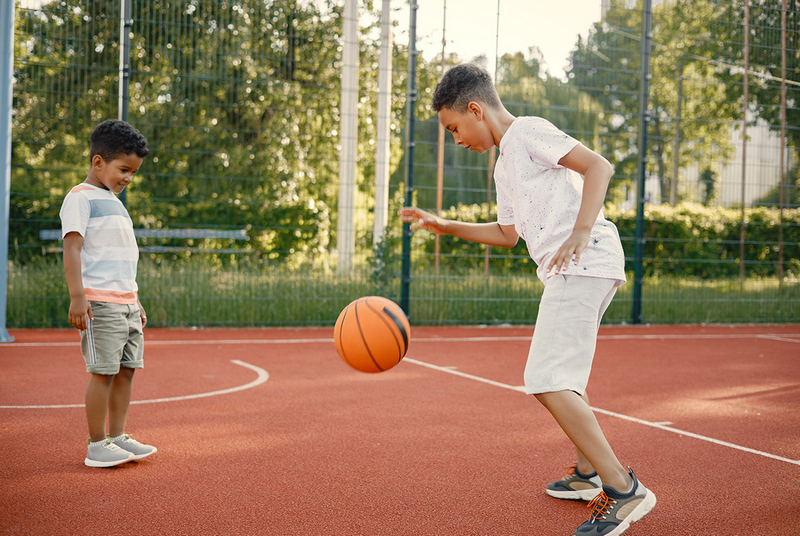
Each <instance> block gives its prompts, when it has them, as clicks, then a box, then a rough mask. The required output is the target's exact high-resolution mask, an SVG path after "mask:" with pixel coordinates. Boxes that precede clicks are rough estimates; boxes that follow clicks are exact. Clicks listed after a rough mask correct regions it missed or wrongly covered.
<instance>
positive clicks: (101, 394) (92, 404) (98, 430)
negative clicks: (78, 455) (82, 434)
mask: <svg viewBox="0 0 800 536" xmlns="http://www.w3.org/2000/svg"><path fill="white" fill-rule="evenodd" d="M113 380H114V376H109V375H106V374H92V376H91V378H89V386H88V387H87V388H86V422H87V423H88V424H89V437H90V438H91V439H92V442H95V441H101V440H103V439H105V438H106V412H107V409H108V395H109V391H110V390H111V383H112V381H113Z"/></svg>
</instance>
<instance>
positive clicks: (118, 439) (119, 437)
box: [108, 432, 125, 441]
mask: <svg viewBox="0 0 800 536" xmlns="http://www.w3.org/2000/svg"><path fill="white" fill-rule="evenodd" d="M108 438H109V439H110V440H111V441H122V440H123V439H125V432H122V433H121V434H120V435H118V436H117V437H111V436H108Z"/></svg>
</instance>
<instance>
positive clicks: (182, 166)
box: [8, 0, 800, 327]
mask: <svg viewBox="0 0 800 536" xmlns="http://www.w3.org/2000/svg"><path fill="white" fill-rule="evenodd" d="M654 4H656V5H655V6H654V7H653V11H652V15H653V35H652V43H653V53H652V56H651V72H650V75H651V82H650V83H651V93H650V106H649V108H648V110H647V117H648V124H649V127H648V132H647V134H648V137H649V140H650V143H649V150H648V154H647V159H648V161H647V176H646V189H645V192H644V194H645V198H646V227H645V240H646V242H645V246H644V251H645V254H644V256H645V258H644V280H643V316H644V319H645V321H646V322H664V323H676V322H796V321H798V320H800V284H798V270H800V209H798V207H800V194H798V189H797V183H798V180H800V166H798V156H800V152H798V151H800V139H799V138H800V127H799V126H798V125H800V112H799V111H798V110H800V108H798V104H797V103H798V102H800V29H799V28H798V25H799V24H800V16H799V15H798V10H799V9H800V8H799V7H798V3H797V0H787V2H786V11H785V13H784V12H783V11H782V9H781V2H753V1H750V2H749V34H748V35H749V53H748V55H747V60H748V62H747V63H748V65H749V68H748V71H747V72H748V84H747V88H748V99H749V100H748V102H747V105H746V107H745V106H743V94H744V87H745V84H744V66H745V56H744V35H745V12H744V10H745V4H744V2H743V1H742V2H735V3H731V2H726V1H722V0H692V1H691V2H689V1H687V0H675V1H665V2H654ZM424 7H425V6H422V8H424ZM359 9H360V19H359V64H360V68H359V90H358V140H357V164H358V165H357V192H356V196H355V199H356V206H355V210H354V213H355V215H356V217H355V219H354V222H353V225H354V226H355V234H356V248H355V256H354V260H353V266H354V269H353V270H352V272H350V273H348V274H347V275H342V274H340V273H337V271H336V263H337V260H336V255H335V253H336V249H337V236H336V223H337V221H338V217H339V214H338V212H337V211H338V209H337V196H338V183H339V175H338V174H339V150H340V146H341V140H340V139H339V128H340V127H339V121H340V115H341V109H340V97H341V82H340V73H341V63H342V46H343V39H342V22H343V21H342V17H343V1H334V0H326V1H301V0H275V1H271V2H263V1H261V2H255V1H250V0H241V1H228V0H211V1H203V2H198V1H195V0H181V1H166V0H133V1H132V4H131V18H132V20H133V23H132V25H131V30H130V43H131V45H130V57H129V62H130V75H131V76H130V86H129V100H128V102H127V104H128V120H129V122H131V123H132V124H133V125H134V126H136V127H137V128H138V129H139V130H140V131H141V132H142V133H143V134H144V135H145V136H146V137H147V138H148V140H149V145H150V149H151V153H150V156H149V157H148V158H147V160H146V161H145V164H144V165H143V166H142V168H141V170H140V172H139V173H138V174H137V177H136V178H135V179H134V182H133V183H132V184H131V185H130V186H129V187H128V189H127V193H126V197H125V201H126V204H127V207H128V210H129V212H130V214H131V217H132V218H133V220H134V226H135V227H136V228H137V229H138V230H139V231H140V234H139V236H140V238H139V245H140V247H141V250H142V256H141V260H140V265H139V276H138V281H139V285H140V289H141V296H142V301H143V303H144V305H145V307H147V309H148V316H149V318H150V319H151V322H153V324H155V325H206V326H211V325H303V324H313V325H331V324H333V322H334V321H335V319H336V316H337V315H338V312H339V311H340V310H341V309H342V307H344V305H345V304H346V303H348V302H349V301H350V300H352V299H355V298H356V297H358V296H361V295H366V294H382V295H385V296H387V297H390V298H393V299H397V298H398V297H399V295H400V280H401V273H400V271H401V268H400V242H401V233H400V224H399V221H398V219H397V218H396V217H394V216H392V215H393V214H394V212H395V211H396V209H397V208H399V207H400V206H401V205H402V203H403V197H404V195H405V194H406V192H405V189H404V186H403V185H404V182H405V177H406V175H407V174H408V171H409V170H408V168H407V167H406V165H405V162H404V127H405V117H404V108H405V103H406V98H407V95H406V81H407V73H406V72H405V67H406V65H407V54H408V46H407V43H405V42H403V41H402V40H403V38H404V37H407V33H406V21H405V20H397V22H396V25H395V41H394V43H393V46H392V49H391V50H392V65H393V68H392V88H393V89H392V92H391V114H390V121H391V129H392V130H391V132H392V137H391V158H390V160H391V168H392V170H393V171H392V175H391V180H390V188H389V192H390V193H389V199H390V210H389V214H390V218H389V225H388V227H387V231H386V235H385V236H383V237H379V239H380V240H378V245H377V247H374V248H373V236H372V229H373V227H372V223H373V222H372V218H373V212H374V208H375V200H374V193H375V186H374V184H373V177H374V172H375V141H376V138H377V134H376V121H375V119H374V118H375V114H376V110H377V94H378V89H377V84H378V81H377V65H378V56H379V44H380V31H379V26H378V17H379V11H380V5H379V3H377V2H376V3H372V4H368V5H362V6H361V7H360V8H359ZM642 9H643V4H642V3H641V2H631V1H623V0H608V1H604V2H603V4H602V9H601V18H600V20H598V21H597V23H596V24H595V25H594V26H593V27H592V28H591V30H590V31H589V33H588V35H586V36H584V37H582V38H580V39H579V40H577V41H576V43H575V46H574V47H573V50H572V51H571V53H570V64H569V67H568V69H567V72H566V77H564V78H561V77H559V76H556V75H554V74H551V73H550V72H549V71H548V69H547V64H546V61H545V58H543V57H542V56H541V53H540V52H537V50H536V48H535V47H536V45H537V42H536V36H532V37H531V43H530V45H531V46H532V47H534V48H533V49H532V50H529V51H520V52H519V53H516V54H505V55H503V56H502V57H500V58H497V61H496V85H497V88H498V92H499V94H500V96H501V99H502V101H503V103H504V105H505V106H506V107H507V108H508V110H509V111H510V112H511V113H513V114H515V115H538V116H541V117H544V118H546V119H548V120H550V121H552V122H553V123H554V124H556V125H557V126H558V127H559V128H561V129H562V130H564V131H565V132H567V133H568V134H570V135H572V136H574V137H575V138H577V139H578V140H580V141H581V142H583V143H584V144H585V145H587V146H588V147H590V148H592V149H594V150H596V151H597V152H599V153H601V154H603V155H604V156H606V157H607V158H608V159H609V160H610V161H611V162H612V163H613V164H614V166H615V175H614V178H613V180H612V184H611V187H610V188H609V192H608V197H607V206H606V215H607V217H608V218H609V219H611V220H612V221H614V223H616V225H617V226H618V228H619V229H620V234H621V236H622V240H623V246H624V248H625V250H626V253H627V255H628V257H629V258H628V259H627V260H628V263H627V267H626V268H627V269H628V271H629V273H631V274H632V271H633V267H632V261H633V259H632V253H633V242H632V241H633V236H634V226H635V220H634V210H635V208H636V202H637V192H636V182H637V180H638V169H637V161H638V158H639V154H638V143H637V140H638V136H639V129H638V124H639V119H640V112H639V87H640V82H641V73H640V68H641V57H640V46H641V39H642V35H641V32H642V30H641V27H642V25H641V21H642ZM498 11H499V13H498V17H499V18H498V21H497V26H498V28H499V29H500V30H502V28H503V26H504V23H505V24H507V23H508V22H509V21H510V20H511V19H512V18H513V17H514V12H513V9H507V10H498ZM395 14H396V13H395ZM491 14H492V15H493V14H494V13H493V10H492V13H491ZM782 16H785V20H786V23H785V27H786V30H785V31H784V32H783V33H782V32H781V25H782ZM489 26H490V25H488V24H487V28H488V27H489ZM782 35H783V36H785V43H786V44H785V46H783V45H782V42H783V41H782ZM119 42H120V6H119V5H118V4H110V3H97V2H89V1H88V0H61V1H58V2H33V1H26V2H23V3H22V5H21V6H20V8H19V9H18V10H17V21H16V39H15V43H16V50H15V64H14V76H15V89H14V110H13V112H14V124H13V140H12V150H13V160H12V191H11V222H10V244H11V251H10V271H9V298H8V299H9V304H8V306H9V315H8V319H9V321H8V323H9V326H16V327H34V326H54V325H62V326H66V325H67V323H66V311H67V308H68V303H69V297H68V294H67V291H66V285H65V282H64V281H63V279H64V278H63V268H62V266H61V264H60V256H59V254H58V253H59V242H58V241H57V240H53V239H52V238H48V237H49V236H50V235H48V231H52V230H53V229H58V228H59V225H60V224H59V218H58V210H59V208H60V204H61V201H62V199H63V197H64V195H65V194H66V192H67V191H69V189H70V188H71V187H72V186H74V185H76V184H78V183H80V182H81V181H82V180H83V179H84V177H85V174H86V171H87V169H88V160H89V159H88V151H89V148H88V136H89V133H90V132H91V129H92V128H93V127H94V126H95V125H96V124H97V123H99V122H100V121H102V120H103V119H107V118H115V117H117V115H118V105H119V103H118V87H119V62H120V50H119V46H120V45H119ZM784 51H785V57H786V60H785V64H786V66H785V69H783V70H782V55H783V53H784ZM437 54H438V52H434V53H428V52H425V51H423V52H422V53H420V54H419V56H418V60H417V72H416V77H417V80H416V86H417V90H418V94H419V99H418V101H417V104H416V118H417V120H418V122H417V126H416V132H415V140H414V141H415V151H414V161H413V166H414V169H413V172H414V177H415V179H414V182H415V191H414V193H413V202H414V204H416V205H418V206H420V207H423V208H426V209H431V210H436V209H437V203H438V201H437V196H438V195H441V199H442V201H441V206H442V208H443V213H444V215H446V216H452V217H458V218H461V219H465V220H467V221H493V219H494V218H495V215H496V214H495V208H494V204H493V202H494V192H493V189H492V188H493V184H492V178H491V177H492V176H491V171H492V165H493V161H494V159H495V158H496V155H494V154H490V153H487V154H484V155H478V154H475V153H471V152H468V151H464V150H463V149H462V148H460V147H456V146H455V145H453V142H452V138H451V137H449V135H448V137H447V138H446V141H445V145H444V147H443V151H444V155H443V156H444V184H443V187H442V189H441V192H439V187H438V186H437V175H438V172H439V170H438V164H437V161H438V150H439V142H438V128H439V127H438V123H437V120H436V117H435V114H434V113H433V112H432V110H431V108H430V94H431V90H432V88H433V86H434V85H435V83H436V81H437V79H438V77H439V75H440V73H441V70H440V64H441V56H439V55H437ZM491 59H494V51H493V50H487V51H486V54H485V55H484V56H483V57H478V58H473V57H461V56H459V55H458V54H457V51H446V52H445V63H446V64H447V65H448V66H449V65H453V64H455V63H459V62H462V61H476V62H479V63H480V62H483V65H484V66H486V67H487V68H488V67H489V66H490V65H494V62H492V61H490V60H491ZM784 71H785V75H784ZM784 80H785V82H784ZM784 88H785V89H784ZM784 94H785V97H784V98H782V96H783V95H784ZM782 102H783V103H785V104H783V105H782ZM745 110H746V114H745ZM745 115H746V117H745ZM745 125H746V128H747V137H746V138H743V136H742V133H743V132H742V131H743V129H744V127H745ZM742 223H744V225H742ZM157 231H161V232H157ZM187 233H188V234H187ZM437 248H438V249H437ZM412 254H413V257H412V270H413V273H412V283H411V316H412V319H413V320H414V322H416V323H421V324H457V323H471V324H474V323H485V324H498V323H512V324H530V323H533V321H534V319H535V314H536V310H537V308H538V298H539V296H540V294H541V290H542V288H541V284H539V283H538V282H537V280H536V278H535V266H534V264H533V261H532V260H531V259H530V257H529V256H528V254H527V251H526V250H525V248H524V245H523V244H521V243H520V244H519V245H518V246H517V247H515V248H514V249H512V250H507V251H506V250H500V249H498V248H487V247H485V246H482V245H479V244H471V243H466V242H464V241H461V240H458V239H454V238H452V237H441V238H440V240H439V241H438V245H437V242H436V240H435V239H434V237H432V236H430V235H428V234H426V233H417V234H415V235H414V237H413V242H412ZM742 268H743V269H742ZM630 279H632V277H631V276H629V280H630ZM631 286H632V285H631V284H628V285H626V286H624V287H622V288H621V289H620V291H619V293H618V295H617V298H616V299H615V301H614V303H613V305H612V307H611V309H609V311H608V312H607V314H606V321H607V322H614V323H620V322H628V321H630V320H631V303H632V299H633V297H632V291H631Z"/></svg>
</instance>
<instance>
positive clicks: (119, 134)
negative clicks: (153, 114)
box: [89, 119, 150, 162]
mask: <svg viewBox="0 0 800 536" xmlns="http://www.w3.org/2000/svg"><path fill="white" fill-rule="evenodd" d="M91 141H92V148H91V151H90V153H89V159H92V158H94V155H96V154H99V155H100V156H102V157H103V160H105V161H106V162H111V161H112V160H116V159H117V158H120V157H122V156H125V155H129V154H132V153H136V155H137V156H138V157H139V158H144V157H145V156H147V155H148V154H149V153H150V151H149V150H148V148H147V139H146V138H145V137H144V136H142V134H141V133H140V132H139V131H138V130H136V129H135V128H133V127H132V126H131V125H129V124H128V123H126V122H125V121H119V120H117V119H109V120H107V121H103V122H102V123H100V124H99V125H97V126H96V127H94V130H93V131H92V135H91Z"/></svg>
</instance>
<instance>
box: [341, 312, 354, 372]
mask: <svg viewBox="0 0 800 536" xmlns="http://www.w3.org/2000/svg"><path fill="white" fill-rule="evenodd" d="M349 311H350V305H349V304H348V306H347V307H345V308H344V316H343V317H342V323H341V325H340V326H339V337H338V339H339V351H340V355H341V356H342V359H344V362H345V363H347V364H348V365H350V366H351V367H352V366H353V363H351V362H350V360H349V359H347V356H346V355H345V354H346V352H345V350H344V346H345V345H344V342H343V341H342V331H344V323H345V321H346V320H347V313H348V312H349ZM353 368H355V367H353Z"/></svg>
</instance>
